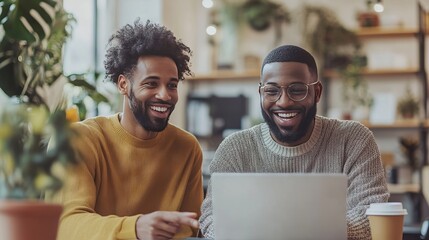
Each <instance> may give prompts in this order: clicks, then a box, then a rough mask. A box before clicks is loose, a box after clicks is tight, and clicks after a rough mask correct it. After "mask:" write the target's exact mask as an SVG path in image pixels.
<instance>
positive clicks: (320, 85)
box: [314, 82, 323, 102]
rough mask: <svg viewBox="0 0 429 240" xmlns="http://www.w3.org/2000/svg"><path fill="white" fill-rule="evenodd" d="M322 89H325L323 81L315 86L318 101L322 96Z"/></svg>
mask: <svg viewBox="0 0 429 240" xmlns="http://www.w3.org/2000/svg"><path fill="white" fill-rule="evenodd" d="M322 90H323V86H322V83H321V82H319V83H317V84H316V86H315V88H314V91H315V94H316V102H319V101H320V97H321V96H322Z"/></svg>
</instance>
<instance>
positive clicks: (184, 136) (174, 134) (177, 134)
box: [164, 123, 198, 142]
mask: <svg viewBox="0 0 429 240" xmlns="http://www.w3.org/2000/svg"><path fill="white" fill-rule="evenodd" d="M164 131H165V135H166V136H168V137H169V138H177V139H180V140H181V141H190V142H198V140H197V138H196V137H195V135H194V134H192V133H191V132H189V131H187V130H185V129H183V128H180V127H178V126H176V125H174V124H171V123H169V124H168V125H167V127H166V128H165V130H164Z"/></svg>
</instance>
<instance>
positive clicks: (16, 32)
mask: <svg viewBox="0 0 429 240" xmlns="http://www.w3.org/2000/svg"><path fill="white" fill-rule="evenodd" d="M56 4H57V2H56V1H55V0H31V1H29V0H15V1H13V2H11V1H5V3H4V4H3V6H2V13H1V15H0V21H1V20H3V21H2V23H3V27H4V30H5V35H6V36H7V37H8V38H11V39H15V40H18V41H19V40H25V41H27V42H34V41H36V40H41V39H44V38H45V37H46V35H47V34H48V33H47V32H45V30H44V28H43V26H48V27H50V26H51V25H52V22H53V20H54V14H53V13H54V8H55V6H56ZM31 12H32V13H31ZM34 13H37V14H34ZM24 22H26V23H27V25H26V24H24Z"/></svg>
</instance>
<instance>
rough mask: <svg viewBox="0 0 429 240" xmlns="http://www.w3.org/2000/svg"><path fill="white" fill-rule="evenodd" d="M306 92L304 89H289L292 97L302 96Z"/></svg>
mask: <svg viewBox="0 0 429 240" xmlns="http://www.w3.org/2000/svg"><path fill="white" fill-rule="evenodd" d="M306 92H307V90H306V89H290V90H289V93H290V94H293V95H302V94H305V93H306Z"/></svg>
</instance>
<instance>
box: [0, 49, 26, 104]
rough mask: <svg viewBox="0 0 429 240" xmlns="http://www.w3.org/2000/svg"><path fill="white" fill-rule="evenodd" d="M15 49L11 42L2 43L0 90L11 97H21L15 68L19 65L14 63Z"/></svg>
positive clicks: (0, 53) (20, 88)
mask: <svg viewBox="0 0 429 240" xmlns="http://www.w3.org/2000/svg"><path fill="white" fill-rule="evenodd" d="M14 49H16V46H14V44H13V43H11V42H9V41H3V42H1V43H0V50H1V52H0V88H1V89H2V90H3V91H4V93H6V94H7V95H8V96H10V97H11V96H18V95H20V94H21V91H22V86H20V84H19V83H20V81H19V79H17V77H16V74H15V73H16V72H15V66H17V64H19V63H16V62H14V59H15V58H14V57H13V55H14V51H15V50H14ZM17 67H18V66H17Z"/></svg>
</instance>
